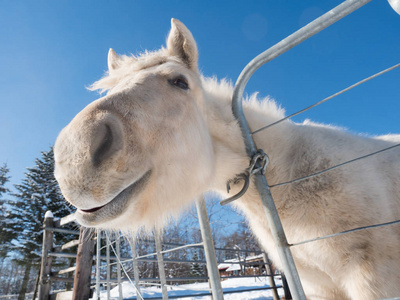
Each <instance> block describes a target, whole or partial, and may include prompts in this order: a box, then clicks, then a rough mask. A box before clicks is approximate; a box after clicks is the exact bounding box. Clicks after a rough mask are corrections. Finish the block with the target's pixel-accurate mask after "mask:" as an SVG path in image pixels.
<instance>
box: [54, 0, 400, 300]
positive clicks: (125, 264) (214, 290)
mask: <svg viewBox="0 0 400 300" xmlns="http://www.w3.org/2000/svg"><path fill="white" fill-rule="evenodd" d="M369 1H370V0H357V1H356V0H347V1H344V2H343V3H342V4H340V5H338V6H337V7H335V8H334V9H332V10H331V11H329V12H328V13H326V14H324V15H323V16H321V17H319V18H318V19H316V20H315V21H313V22H311V23H310V24H308V25H306V26H305V27H303V28H301V29H300V30H298V31H297V32H295V33H293V34H292V35H290V36H288V37H287V38H286V39H284V40H282V41H281V42H279V43H278V44H276V45H274V46H273V47H271V48H270V49H268V50H266V51H265V52H263V53H262V54H260V55H259V56H257V57H256V58H255V59H254V60H252V61H251V62H250V63H249V64H248V66H246V68H245V69H244V70H243V72H242V73H241V75H240V76H239V78H238V81H237V83H236V86H235V90H234V96H233V101H232V106H233V108H232V109H233V112H234V115H235V117H236V118H237V119H238V120H239V124H240V126H241V129H242V133H243V137H244V140H245V143H246V150H247V154H248V155H249V157H250V158H252V157H253V156H254V155H255V154H256V153H257V150H258V149H256V147H255V144H254V141H253V136H254V135H255V134H258V133H259V132H261V131H263V130H268V129H270V128H271V127H273V126H277V125H278V124H280V123H282V122H284V121H286V120H288V119H290V118H292V117H294V116H297V115H299V114H301V113H304V112H305V111H308V110H310V109H312V108H315V107H317V106H319V105H321V104H323V103H325V102H327V101H328V100H331V99H333V98H335V97H337V96H339V95H342V94H343V93H345V92H347V91H349V90H351V89H353V88H355V87H357V86H359V85H361V84H363V83H366V82H367V81H369V80H372V79H374V78H377V77H378V76H381V75H383V74H386V73H388V72H390V71H393V70H395V69H397V68H398V67H399V66H400V64H395V65H393V66H391V67H389V68H387V69H385V70H383V71H380V72H378V73H376V74H374V75H371V76H369V77H367V78H365V79H363V80H361V81H359V82H357V83H355V84H352V85H350V86H349V87H347V88H345V89H343V90H341V91H339V92H337V93H335V94H333V95H331V96H329V97H327V98H325V99H323V100H321V101H319V102H317V103H315V104H313V105H311V106H308V107H306V108H305V109H302V110H300V111H298V112H296V113H293V114H291V115H289V116H287V117H285V118H282V119H281V120H279V121H277V122H274V123H272V124H267V125H266V126H264V127H262V128H259V129H257V130H255V131H250V129H249V127H248V124H247V121H246V119H245V117H244V113H243V109H242V103H241V102H242V96H243V92H244V88H245V86H246V84H247V82H248V80H249V79H250V77H251V76H252V75H253V74H254V72H255V71H256V70H257V69H258V68H259V67H261V66H262V65H264V64H265V63H267V62H269V61H271V60H272V59H274V58H276V57H278V56H279V55H281V54H283V53H284V52H286V51H288V50H289V49H291V48H293V47H295V46H296V45H298V44H300V43H301V42H303V41H304V40H306V39H308V38H309V37H311V36H313V35H315V34H316V33H318V32H320V31H321V30H323V29H325V28H327V27H328V26H330V25H331V24H333V23H334V22H336V21H338V20H340V19H341V18H343V17H345V16H347V15H348V14H350V13H352V12H353V11H355V10H357V9H358V8H360V7H362V6H363V5H365V4H366V3H368V2H369ZM399 146H400V143H399V144H392V145H390V146H388V147H386V148H383V149H380V150H377V151H375V152H372V153H368V154H365V155H363V156H359V157H355V158H353V159H351V160H348V161H345V162H342V163H339V164H337V165H334V166H331V167H328V168H326V169H323V170H319V171H317V172H315V173H312V174H309V175H307V176H303V177H300V178H295V179H292V180H288V181H285V182H280V183H276V184H273V185H268V183H267V182H266V179H265V177H264V176H256V177H255V182H256V186H257V187H258V189H259V193H260V196H261V201H262V203H263V206H264V208H265V211H266V216H267V219H268V222H269V225H270V229H271V231H272V234H273V237H274V240H275V243H276V245H277V248H278V251H279V255H280V259H281V261H282V265H283V271H284V272H285V274H286V275H287V277H288V282H289V286H290V289H291V292H292V295H293V298H294V299H295V300H305V294H304V291H303V288H302V285H301V282H300V279H299V276H298V273H297V269H296V266H295V264H294V260H293V257H292V255H291V250H290V247H294V246H300V245H303V244H306V243H311V242H316V241H319V240H323V239H328V238H333V237H337V236H340V235H345V234H349V233H354V232H358V231H361V230H368V229H372V228H378V227H383V226H393V225H395V224H399V223H400V220H393V221H391V222H385V223H381V224H374V225H370V226H363V227H358V228H353V229H351V230H346V231H342V232H338V233H334V234H330V235H327V236H322V237H317V238H314V239H309V240H305V241H300V242H297V243H292V244H289V243H288V242H287V240H286V237H285V234H284V231H283V227H282V224H281V222H280V219H279V215H278V213H277V210H276V207H275V204H274V202H273V199H272V196H271V193H270V189H274V188H279V187H282V186H286V185H290V184H294V183H298V182H301V181H304V180H308V179H310V178H313V177H316V176H319V175H322V174H324V173H326V172H330V171H332V170H335V169H337V168H341V167H344V166H346V165H350V164H353V163H356V162H359V161H361V160H364V159H368V158H371V157H374V156H376V155H381V154H383V153H385V152H387V151H390V150H393V149H395V148H398V147H399ZM267 154H268V153H267ZM198 211H199V210H198ZM202 220H203V221H202V222H205V223H207V222H208V218H207V216H204V215H203V216H202ZM203 227H204V224H203ZM208 227H209V224H208ZM203 229H204V231H203ZM203 229H202V233H203V232H207V228H205V227H204V228H203ZM47 230H48V231H49V232H51V231H52V230H54V228H53V227H50V226H49V227H48V228H47ZM60 230H61V229H58V231H59V232H61V231H60ZM69 233H71V232H69ZM123 237H124V238H126V239H127V240H129V242H130V243H131V250H132V257H124V256H122V255H121V253H120V239H121V237H117V238H115V239H114V240H112V238H111V237H110V234H109V233H107V232H106V233H105V234H104V240H105V241H106V245H105V246H103V247H102V246H101V239H102V234H101V232H100V231H98V232H97V255H96V261H97V264H96V268H97V270H96V285H95V287H96V295H95V296H94V297H95V299H100V290H101V288H100V287H101V284H102V283H107V284H106V287H107V292H106V297H107V299H110V287H111V283H112V282H116V283H118V285H119V295H120V296H119V297H120V299H122V294H123V292H122V288H121V282H123V281H127V282H129V283H130V284H131V285H132V286H133V287H134V289H135V293H136V295H137V296H136V297H137V299H153V298H151V297H150V298H148V297H146V298H144V296H143V292H142V291H141V289H140V285H143V284H146V285H155V286H159V287H161V289H162V291H163V293H162V299H168V297H169V296H168V293H167V287H171V288H172V287H173V286H171V285H168V284H167V282H179V281H185V280H186V281H190V280H192V279H195V280H210V285H211V291H207V292H206V293H204V295H211V294H212V296H213V298H214V299H223V290H222V288H221V284H220V278H224V277H223V276H222V277H221V276H220V274H219V270H218V266H217V264H218V262H217V260H216V256H215V250H216V248H215V247H214V245H213V243H212V236H211V234H210V233H205V234H204V235H203V242H202V243H194V244H189V245H175V248H173V249H167V250H162V249H161V247H160V245H161V241H160V239H159V238H157V237H156V238H155V243H156V245H155V248H156V251H155V252H153V253H149V254H143V255H138V254H137V253H136V246H135V243H134V241H132V240H133V239H132V237H131V236H130V235H128V234H125V235H123ZM210 239H211V240H210ZM157 243H159V244H158V245H157ZM166 244H167V243H165V244H164V245H166ZM203 248H204V251H205V256H206V260H193V259H192V260H190V259H189V260H186V261H185V260H179V261H178V260H173V259H168V258H164V257H163V255H166V254H170V253H173V252H174V251H180V250H184V249H203ZM102 250H106V255H105V256H102V255H101V252H102ZM110 250H111V251H112V252H113V255H111V251H110ZM230 250H233V249H230ZM50 255H51V253H50ZM58 255H61V254H58ZM102 260H105V261H106V264H105V265H101V261H102ZM111 260H114V262H111ZM144 261H149V262H159V264H158V268H159V274H160V275H159V278H139V275H138V273H139V272H138V265H137V264H138V263H139V262H144ZM171 262H174V263H177V262H179V263H189V264H190V263H191V264H193V263H198V264H207V271H208V276H199V277H196V278H191V277H180V278H167V277H166V276H165V275H162V273H163V272H164V271H165V270H164V264H165V263H171ZM233 264H239V265H241V266H245V265H246V262H242V261H239V262H234V263H233ZM261 264H264V265H265V266H266V267H267V265H268V262H267V261H265V259H264V261H263V262H262V263H261ZM114 265H116V266H117V277H118V278H117V279H115V278H114V279H113V278H111V267H113V266H114ZM103 268H106V269H107V270H106V275H105V277H106V278H105V279H104V278H101V273H102V271H101V270H102V269H103ZM132 271H133V273H134V279H132V278H131V276H132ZM121 273H123V274H124V276H125V278H122V277H123V276H122V274H121ZM164 273H165V272H164ZM267 275H268V277H269V278H274V276H273V275H274V274H272V273H271V272H270V273H269V274H267ZM247 276H250V275H247ZM257 276H260V275H257ZM103 277H104V276H103ZM161 277H164V278H161ZM158 282H160V283H158ZM270 286H271V288H274V287H273V284H270ZM276 289H277V287H275V291H276ZM242 292H243V291H242ZM225 293H226V292H225ZM193 296H199V294H197V295H193ZM186 297H188V296H187V295H186ZM170 298H178V297H170ZM395 299H400V298H395Z"/></svg>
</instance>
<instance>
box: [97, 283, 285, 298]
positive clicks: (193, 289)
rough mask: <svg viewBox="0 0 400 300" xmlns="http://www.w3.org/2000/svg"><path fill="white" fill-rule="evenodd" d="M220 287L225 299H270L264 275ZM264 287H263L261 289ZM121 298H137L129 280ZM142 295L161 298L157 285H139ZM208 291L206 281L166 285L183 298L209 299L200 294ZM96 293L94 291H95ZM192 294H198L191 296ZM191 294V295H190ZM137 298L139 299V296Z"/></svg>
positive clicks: (103, 295)
mask: <svg viewBox="0 0 400 300" xmlns="http://www.w3.org/2000/svg"><path fill="white" fill-rule="evenodd" d="M275 283H276V285H277V286H281V284H282V283H281V280H280V278H275ZM221 285H222V289H223V291H224V299H225V300H245V299H246V300H247V299H254V300H272V291H271V290H266V289H265V288H267V287H268V286H269V285H268V279H267V278H266V277H254V278H230V279H227V280H224V281H222V282H221ZM256 288H259V289H261V290H254V291H247V292H240V293H227V292H232V291H241V290H249V289H256ZM262 288H264V289H262ZM122 290H123V298H124V299H126V300H127V299H129V300H131V299H132V300H133V299H137V298H136V289H135V287H134V286H132V284H130V283H129V282H123V283H122ZM140 291H141V294H142V296H143V297H144V298H145V299H146V298H160V299H161V298H162V293H161V289H160V288H159V287H156V286H153V287H141V288H140ZM208 292H209V285H208V282H201V283H193V284H184V285H176V286H170V285H168V295H169V296H170V297H173V296H184V295H188V296H187V297H183V298H179V299H185V300H206V299H210V296H209V295H205V296H201V294H206V293H208ZM95 294H96V293H95ZM193 294H195V295H198V296H193ZM278 294H279V295H280V297H282V296H283V290H282V288H279V289H278ZM190 295H192V296H190ZM118 296H119V294H118V286H116V287H115V288H113V289H112V290H111V299H118ZM100 299H107V291H106V290H103V291H101V293H100ZM139 299H141V298H140V297H139Z"/></svg>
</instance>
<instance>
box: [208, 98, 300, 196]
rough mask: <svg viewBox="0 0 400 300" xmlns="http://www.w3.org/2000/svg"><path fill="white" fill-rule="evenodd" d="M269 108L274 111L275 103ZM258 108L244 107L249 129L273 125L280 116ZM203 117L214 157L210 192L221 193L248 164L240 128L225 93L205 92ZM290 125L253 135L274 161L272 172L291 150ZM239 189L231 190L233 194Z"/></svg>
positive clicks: (253, 106)
mask: <svg viewBox="0 0 400 300" xmlns="http://www.w3.org/2000/svg"><path fill="white" fill-rule="evenodd" d="M267 106H268V105H267ZM271 106H273V107H274V108H276V107H275V105H274V104H273V105H271ZM264 108H265V107H264ZM260 109H262V107H261V106H258V105H255V104H254V103H253V104H249V103H245V104H244V113H245V115H246V118H247V122H248V124H249V126H250V129H251V130H256V129H258V128H260V127H262V126H265V125H267V124H270V123H273V122H275V121H276V120H278V119H279V118H280V117H281V116H279V115H278V114H277V113H275V114H274V113H271V114H269V113H268V112H266V111H260ZM206 115H207V122H208V125H209V130H210V133H211V136H212V139H213V145H214V153H215V158H216V171H215V180H214V186H213V189H216V190H219V191H221V192H223V191H224V190H225V189H226V182H227V181H228V180H230V179H233V177H235V176H236V175H237V174H240V173H242V172H243V171H245V169H246V168H247V167H248V166H249V162H250V161H249V158H248V156H247V154H246V151H245V145H244V141H243V137H242V133H241V130H240V127H239V125H238V123H237V121H236V120H235V118H234V116H233V114H232V109H231V94H229V93H227V92H225V93H208V94H207V93H206ZM292 126H293V125H292V124H291V123H289V122H284V123H283V124H280V125H277V126H275V127H274V128H273V129H272V128H271V129H267V130H264V131H262V132H260V133H257V134H255V135H254V138H255V142H256V146H257V147H258V148H260V149H263V150H264V151H265V152H266V153H267V154H268V155H269V157H270V158H274V161H275V162H274V163H273V164H272V165H271V168H272V169H274V165H275V163H278V164H280V163H281V161H284V157H285V151H286V150H289V149H290V145H289V143H290V127H292ZM282 149H284V150H282ZM285 149H286V150H285ZM269 168H270V167H269ZM270 174H271V176H269V177H270V178H269V181H271V182H276V181H278V180H279V178H274V177H275V176H277V177H279V176H278V175H276V174H275V173H274V172H271V173H270ZM267 177H268V176H267ZM239 188H240V187H236V188H233V190H232V194H233V193H235V192H236V191H238V190H239ZM232 194H230V195H232Z"/></svg>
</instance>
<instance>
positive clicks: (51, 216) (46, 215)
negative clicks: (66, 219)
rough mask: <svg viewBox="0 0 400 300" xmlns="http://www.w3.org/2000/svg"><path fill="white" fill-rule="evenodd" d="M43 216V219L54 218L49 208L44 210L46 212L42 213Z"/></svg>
mask: <svg viewBox="0 0 400 300" xmlns="http://www.w3.org/2000/svg"><path fill="white" fill-rule="evenodd" d="M44 218H45V219H47V218H54V216H53V213H52V212H51V211H50V210H48V211H46V214H45V215H44Z"/></svg>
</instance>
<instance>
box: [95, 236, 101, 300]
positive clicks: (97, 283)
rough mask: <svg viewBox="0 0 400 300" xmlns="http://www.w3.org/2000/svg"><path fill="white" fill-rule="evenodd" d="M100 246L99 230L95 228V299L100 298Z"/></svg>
mask: <svg viewBox="0 0 400 300" xmlns="http://www.w3.org/2000/svg"><path fill="white" fill-rule="evenodd" d="M100 246H101V230H100V229H97V239H96V300H100Z"/></svg>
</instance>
